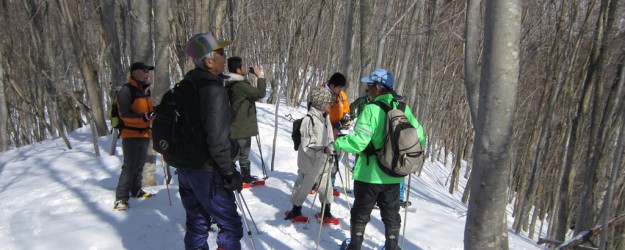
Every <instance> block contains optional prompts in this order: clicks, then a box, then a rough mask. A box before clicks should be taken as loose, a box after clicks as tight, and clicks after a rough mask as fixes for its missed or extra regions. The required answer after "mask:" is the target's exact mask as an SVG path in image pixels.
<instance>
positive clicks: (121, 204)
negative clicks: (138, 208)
mask: <svg viewBox="0 0 625 250" xmlns="http://www.w3.org/2000/svg"><path fill="white" fill-rule="evenodd" d="M129 208H130V205H128V202H127V201H125V200H117V201H115V206H113V210H115V211H126V210H128V209H129Z"/></svg>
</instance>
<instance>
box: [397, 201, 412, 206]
mask: <svg viewBox="0 0 625 250" xmlns="http://www.w3.org/2000/svg"><path fill="white" fill-rule="evenodd" d="M410 205H412V202H410V201H399V206H400V207H403V208H406V207H409V206H410Z"/></svg>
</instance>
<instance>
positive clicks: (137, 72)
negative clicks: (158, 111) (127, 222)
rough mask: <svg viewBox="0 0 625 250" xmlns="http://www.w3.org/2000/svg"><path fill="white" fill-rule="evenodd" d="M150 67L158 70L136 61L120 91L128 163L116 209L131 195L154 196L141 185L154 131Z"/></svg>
mask: <svg viewBox="0 0 625 250" xmlns="http://www.w3.org/2000/svg"><path fill="white" fill-rule="evenodd" d="M150 70H154V66H148V65H145V64H144V63H142V62H135V63H133V64H132V65H131V66H130V77H129V78H128V84H127V85H124V87H122V88H121V89H120V90H119V92H118V93H117V98H116V99H117V107H119V117H120V118H121V120H122V121H123V124H124V128H123V129H122V130H121V133H120V137H121V138H122V151H123V153H124V165H123V166H122V172H121V174H120V175H119V181H118V182H117V189H116V190H115V204H114V206H113V209H115V210H116V211H124V210H127V209H128V208H130V204H129V203H128V199H129V198H130V197H135V198H149V197H151V196H152V194H150V193H148V192H145V191H144V190H143V189H141V181H142V180H143V165H145V160H146V158H147V154H148V145H149V143H150V136H151V134H152V131H151V130H150V127H151V126H152V120H153V114H154V107H153V106H152V97H151V94H150V90H151V89H152V84H151V83H149V82H148V78H149V77H150Z"/></svg>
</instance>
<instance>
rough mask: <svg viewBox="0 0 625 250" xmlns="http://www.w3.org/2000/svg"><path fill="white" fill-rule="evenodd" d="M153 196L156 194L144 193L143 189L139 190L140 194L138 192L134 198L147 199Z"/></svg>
mask: <svg viewBox="0 0 625 250" xmlns="http://www.w3.org/2000/svg"><path fill="white" fill-rule="evenodd" d="M152 196H154V194H152V193H148V192H146V191H143V189H139V192H137V194H136V195H133V197H135V198H138V199H146V198H150V197H152Z"/></svg>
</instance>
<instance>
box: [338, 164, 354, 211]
mask: <svg viewBox="0 0 625 250" xmlns="http://www.w3.org/2000/svg"><path fill="white" fill-rule="evenodd" d="M338 173H339V178H341V184H342V185H343V194H344V195H345V201H347V208H348V209H349V210H352V206H351V205H350V204H349V196H347V188H346V187H345V183H346V182H349V180H347V179H346V180H345V181H343V175H341V171H338ZM346 175H347V174H346Z"/></svg>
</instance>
